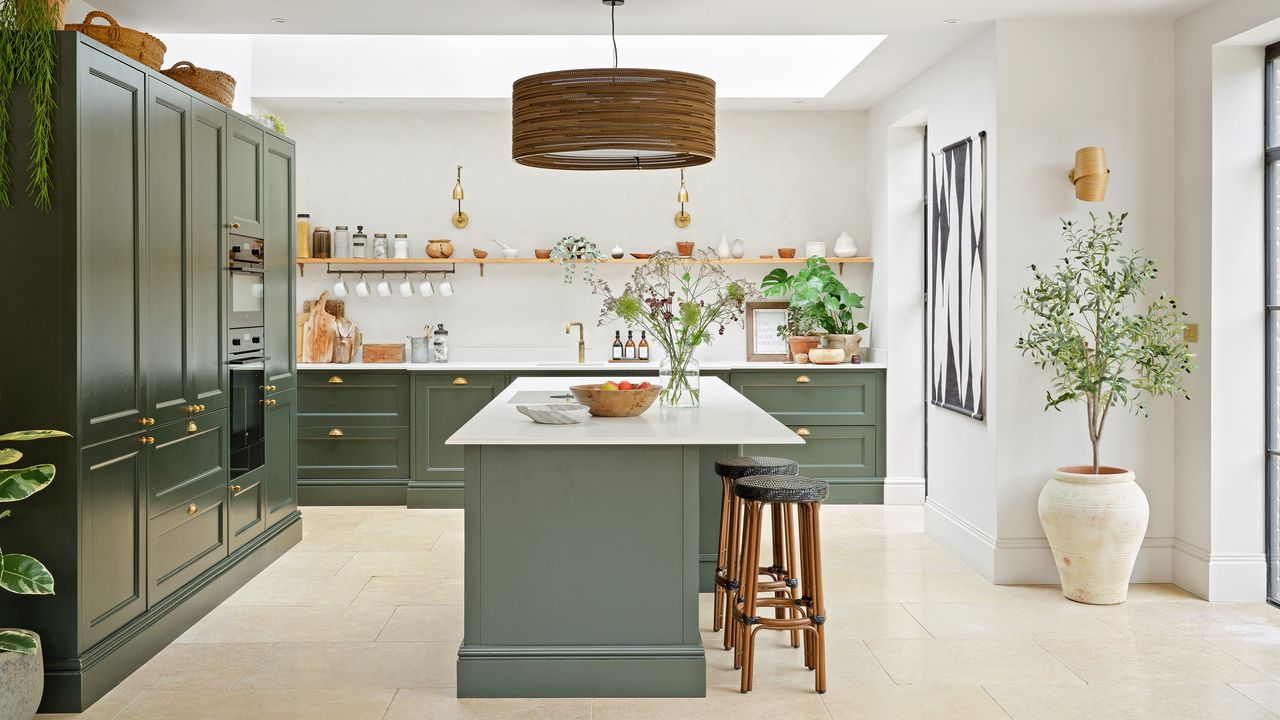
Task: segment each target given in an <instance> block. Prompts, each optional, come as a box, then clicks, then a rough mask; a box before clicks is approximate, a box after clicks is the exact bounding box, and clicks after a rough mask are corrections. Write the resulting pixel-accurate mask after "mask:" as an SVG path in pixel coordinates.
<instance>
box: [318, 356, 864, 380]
mask: <svg viewBox="0 0 1280 720" xmlns="http://www.w3.org/2000/svg"><path fill="white" fill-rule="evenodd" d="M699 365H700V366H701V368H702V371H703V372H720V371H725V370H795V371H797V372H840V371H845V370H883V369H884V368H885V365H884V363H873V362H864V363H860V364H857V365H853V364H850V363H843V364H840V365H817V364H814V363H806V364H803V365H797V364H796V363H788V362H748V361H746V360H708V361H706V362H701V363H699ZM298 369H299V370H330V371H332V370H409V371H416V372H582V371H590V372H599V373H601V374H616V375H618V376H619V377H621V376H625V375H626V374H627V373H628V372H638V371H656V370H657V369H658V363H608V362H591V361H588V362H587V363H585V364H582V365H579V364H577V363H574V362H546V361H538V360H455V361H450V362H447V363H367V362H353V363H298Z"/></svg>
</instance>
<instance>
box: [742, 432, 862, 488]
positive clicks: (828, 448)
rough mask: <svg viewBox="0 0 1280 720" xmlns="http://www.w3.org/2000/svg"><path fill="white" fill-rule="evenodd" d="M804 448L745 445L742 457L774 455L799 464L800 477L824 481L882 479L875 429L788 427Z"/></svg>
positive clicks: (795, 446) (800, 446) (799, 446)
mask: <svg viewBox="0 0 1280 720" xmlns="http://www.w3.org/2000/svg"><path fill="white" fill-rule="evenodd" d="M788 427H790V428H791V429H792V430H795V431H796V433H797V434H799V435H802V436H804V439H805V444H804V445H743V446H742V454H743V455H772V456H775V457H786V458H792V459H794V460H795V461H796V462H798V463H800V474H801V475H808V476H809V477H815V478H822V479H824V480H831V481H839V480H842V479H848V478H872V477H874V478H880V477H883V475H884V472H883V471H882V470H881V468H880V462H881V456H882V452H881V449H880V438H879V433H877V431H876V428H875V427H873V426H867V425H859V426H844V425H817V426H808V425H806V426H798V425H788Z"/></svg>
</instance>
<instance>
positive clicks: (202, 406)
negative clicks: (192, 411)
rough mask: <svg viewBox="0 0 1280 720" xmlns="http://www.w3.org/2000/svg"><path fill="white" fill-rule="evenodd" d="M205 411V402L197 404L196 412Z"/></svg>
mask: <svg viewBox="0 0 1280 720" xmlns="http://www.w3.org/2000/svg"><path fill="white" fill-rule="evenodd" d="M204 411H205V406H204V405H203V404H200V405H197V406H196V412H204Z"/></svg>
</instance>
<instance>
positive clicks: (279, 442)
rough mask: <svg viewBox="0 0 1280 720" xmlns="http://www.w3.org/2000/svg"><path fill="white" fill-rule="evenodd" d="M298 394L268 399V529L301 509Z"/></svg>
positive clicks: (287, 392)
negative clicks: (299, 493) (299, 507)
mask: <svg viewBox="0 0 1280 720" xmlns="http://www.w3.org/2000/svg"><path fill="white" fill-rule="evenodd" d="M297 398H298V392H297V390H285V391H282V392H278V393H272V394H271V395H269V396H268V398H267V402H266V405H267V410H266V417H265V421H264V425H263V434H264V435H265V436H266V441H267V463H266V471H267V474H266V479H265V480H264V483H263V499H264V504H265V506H266V518H267V525H274V524H276V523H277V522H279V521H281V520H283V519H285V518H287V517H288V516H289V515H290V514H292V513H293V512H294V511H296V510H297V509H298V400H297Z"/></svg>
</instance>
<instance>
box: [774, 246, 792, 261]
mask: <svg viewBox="0 0 1280 720" xmlns="http://www.w3.org/2000/svg"><path fill="white" fill-rule="evenodd" d="M795 256H796V249H795V248H778V257H780V258H783V259H784V260H790V259H791V258H793V257H795Z"/></svg>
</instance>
